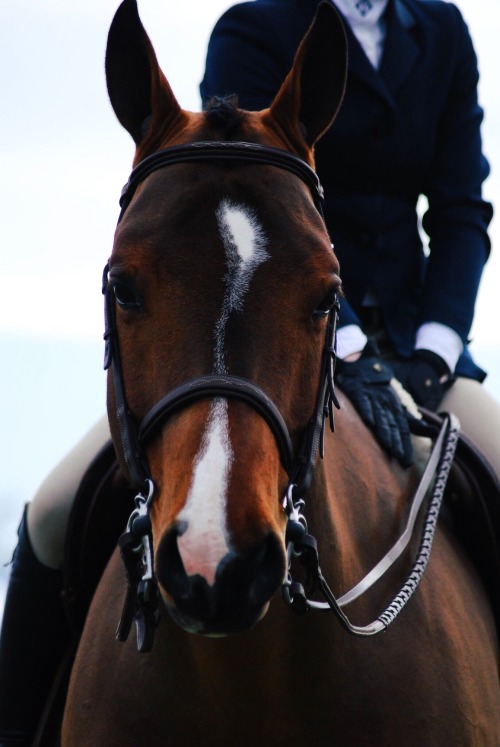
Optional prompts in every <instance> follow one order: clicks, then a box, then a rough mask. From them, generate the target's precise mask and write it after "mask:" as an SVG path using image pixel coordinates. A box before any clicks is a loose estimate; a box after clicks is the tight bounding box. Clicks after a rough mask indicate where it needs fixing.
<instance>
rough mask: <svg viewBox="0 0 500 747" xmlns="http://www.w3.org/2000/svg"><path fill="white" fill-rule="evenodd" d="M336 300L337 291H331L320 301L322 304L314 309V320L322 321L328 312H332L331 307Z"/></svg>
mask: <svg viewBox="0 0 500 747" xmlns="http://www.w3.org/2000/svg"><path fill="white" fill-rule="evenodd" d="M336 300H337V291H336V290H332V291H330V292H329V293H328V294H327V295H326V296H325V298H324V299H323V300H322V302H321V303H320V304H319V305H318V306H317V307H316V308H315V309H314V311H313V317H314V319H324V318H325V317H327V316H328V314H329V313H330V311H331V310H332V308H333V306H334V305H335V302H336Z"/></svg>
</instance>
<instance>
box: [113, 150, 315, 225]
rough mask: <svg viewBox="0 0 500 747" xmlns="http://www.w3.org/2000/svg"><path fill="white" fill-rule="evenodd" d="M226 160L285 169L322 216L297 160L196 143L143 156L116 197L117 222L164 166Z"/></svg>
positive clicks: (307, 172)
mask: <svg viewBox="0 0 500 747" xmlns="http://www.w3.org/2000/svg"><path fill="white" fill-rule="evenodd" d="M226 157H227V158H228V159H230V160H231V161H244V162H247V163H260V164H265V165H266V166H276V167H277V168H280V169H285V170H286V171H289V172H290V173H292V174H295V176H298V177H299V178H300V179H302V181H303V182H305V184H306V185H307V186H308V187H309V189H310V190H311V194H312V197H313V199H314V204H315V205H316V208H317V210H318V212H319V213H320V215H321V216H323V199H324V191H323V187H322V186H321V182H320V180H319V178H318V176H317V174H316V172H315V171H314V170H313V169H312V168H311V167H310V166H309V165H308V164H307V163H306V162H305V161H303V160H302V159H301V158H299V157H298V156H295V155H293V154H292V153H288V152H287V151H285V150H280V149H279V148H271V147H270V146H268V145H259V144H258V143H245V142H224V141H213V142H212V141H210V140H208V141H200V142H197V143H188V144H187V145H173V146H171V147H170V148H165V149H164V150H159V151H157V152H156V153H153V154H152V155H151V156H147V158H145V159H144V160H143V161H141V162H140V163H138V164H137V166H136V167H135V169H134V170H133V171H132V173H131V174H130V177H129V180H128V182H127V183H126V184H125V186H124V187H123V189H122V193H121V197H120V207H121V213H120V217H119V218H118V222H120V220H121V219H122V217H123V214H124V212H125V210H126V209H127V207H128V206H129V204H130V202H131V200H132V197H133V196H134V193H135V191H136V189H137V187H138V186H139V184H140V183H141V182H143V181H144V179H146V177H148V176H149V175H150V174H152V173H153V172H154V171H157V170H158V169H162V168H164V167H165V166H172V165H174V164H176V163H188V162H190V161H220V160H221V159H224V158H226Z"/></svg>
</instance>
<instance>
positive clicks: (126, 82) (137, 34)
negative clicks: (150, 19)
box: [106, 0, 181, 145]
mask: <svg viewBox="0 0 500 747" xmlns="http://www.w3.org/2000/svg"><path fill="white" fill-rule="evenodd" d="M106 82H107V86H108V93H109V98H110V100H111V105H112V107H113V109H114V112H115V114H116V116H117V117H118V119H119V121H120V123H121V124H122V125H123V127H125V129H126V130H128V132H129V133H130V134H131V135H132V137H133V138H134V141H135V142H136V144H137V145H138V144H139V143H140V142H141V141H142V140H143V138H144V136H145V134H146V132H147V131H150V132H151V131H154V130H155V128H156V127H161V128H162V130H163V131H165V129H168V125H169V122H172V120H173V119H175V118H176V117H177V116H178V115H179V113H180V112H181V108H180V106H179V104H178V103H177V100H176V98H175V96H174V94H173V93H172V89H171V88H170V86H169V84H168V81H167V79H166V78H165V76H164V75H163V73H162V71H161V70H160V67H159V65H158V61H157V59H156V55H155V52H154V49H153V46H152V44H151V42H150V40H149V37H148V35H147V34H146V31H145V30H144V27H143V25H142V23H141V19H140V18H139V13H138V10H137V2H136V0H124V1H123V2H122V4H121V5H120V7H119V8H118V10H117V11H116V14H115V17H114V18H113V21H112V23H111V28H110V29H109V34H108V44H107V48H106Z"/></svg>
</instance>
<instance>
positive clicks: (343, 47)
mask: <svg viewBox="0 0 500 747" xmlns="http://www.w3.org/2000/svg"><path fill="white" fill-rule="evenodd" d="M346 76H347V39H346V34H345V31H344V26H343V23H342V20H341V18H340V16H339V14H338V12H337V11H336V9H335V8H334V7H333V4H332V3H331V2H322V3H320V5H319V6H318V9H317V11H316V16H315V18H314V20H313V22H312V24H311V26H310V28H309V30H308V31H307V33H306V35H305V36H304V38H303V39H302V42H301V43H300V46H299V48H298V50H297V53H296V55H295V60H294V63H293V67H292V69H291V70H290V72H289V74H288V75H287V77H286V79H285V82H284V83H283V85H282V86H281V88H280V90H279V91H278V93H277V95H276V98H275V99H274V101H273V103H272V104H271V107H270V110H271V114H272V115H273V117H274V118H275V119H276V120H277V121H278V123H279V125H280V126H281V128H282V129H283V130H284V131H285V133H286V135H287V137H288V138H289V139H290V140H291V141H292V142H293V143H296V144H297V145H298V146H299V147H302V148H303V146H304V142H305V144H306V145H307V146H308V147H309V148H312V146H313V145H314V143H315V142H316V141H317V140H318V139H319V138H320V137H321V136H322V135H323V134H324V133H325V132H326V130H327V129H328V128H329V127H330V125H331V124H332V123H333V121H334V119H335V117H336V115H337V112H338V110H339V108H340V105H341V103H342V99H343V97H344V91H345V84H346Z"/></svg>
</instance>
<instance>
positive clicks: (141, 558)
mask: <svg viewBox="0 0 500 747" xmlns="http://www.w3.org/2000/svg"><path fill="white" fill-rule="evenodd" d="M226 160H227V161H239V162H243V163H251V164H254V163H259V164H264V165H267V166H275V167H277V168H280V169H284V170H286V171H288V172H290V173H292V174H294V175H295V176H297V177H299V178H300V179H301V180H302V181H303V182H304V183H305V184H306V185H307V187H308V188H309V190H310V192H311V195H312V198H313V201H314V204H315V206H316V208H317V210H318V212H319V213H320V215H321V216H323V209H322V203H323V189H322V187H321V184H320V182H319V179H318V177H317V175H316V173H315V172H314V171H313V169H311V167H310V166H309V165H308V164H307V163H305V162H304V161H302V160H301V159H300V158H298V157H297V156H294V155H292V154H291V153H288V152H286V151H283V150H279V149H277V148H270V147H268V146H264V145H259V144H255V143H242V142H218V141H214V142H212V141H209V142H197V143H191V144H188V145H179V146H173V147H171V148H166V149H164V150H161V151H158V152H157V153H154V154H153V155H151V156H149V157H147V158H145V159H144V160H143V161H141V162H140V163H139V164H138V165H137V166H136V167H135V168H134V169H133V171H132V173H131V175H130V178H129V180H128V182H127V184H126V185H125V187H124V188H123V190H122V194H121V198H120V206H121V212H120V216H119V219H118V222H120V221H121V219H122V218H123V215H124V213H125V211H126V209H127V207H128V206H129V205H130V202H131V201H132V199H133V196H134V194H135V192H136V190H137V187H138V186H139V185H140V184H141V183H142V182H143V181H144V180H145V179H146V178H147V177H148V176H149V175H150V174H152V173H153V172H155V171H157V170H158V169H162V168H165V167H167V166H170V165H174V164H178V163H190V162H199V161H205V162H206V161H217V162H220V161H226ZM108 273H109V262H108V264H106V266H105V268H104V272H103V282H102V291H103V294H104V298H105V332H104V340H105V357H104V368H105V369H108V368H109V369H111V375H112V378H113V389H114V398H115V408H116V415H117V420H118V425H119V436H120V448H121V454H122V457H123V460H124V462H125V465H126V467H127V470H128V475H129V479H130V482H131V483H132V485H133V486H134V487H135V488H136V489H137V491H138V493H137V495H136V498H135V504H136V507H135V509H134V511H133V512H132V514H131V516H130V518H129V521H128V525H127V530H126V532H125V533H124V534H123V535H122V536H121V537H120V539H119V546H120V551H121V554H122V558H123V561H124V564H125V569H126V575H127V582H128V583H127V596H126V600H125V604H124V608H123V612H122V616H121V619H120V622H119V625H118V628H117V631H116V637H117V639H118V640H121V641H123V640H126V638H127V637H128V634H129V632H130V629H131V626H132V623H133V622H134V621H135V625H136V634H137V647H138V650H139V651H141V652H143V651H149V650H150V649H151V647H152V645H153V640H154V631H155V628H156V626H157V625H158V621H159V612H158V604H159V591H158V587H157V583H156V579H155V577H154V569H153V562H154V558H153V542H152V533H151V520H150V516H149V508H150V505H151V502H152V500H153V498H154V493H155V484H154V481H153V479H152V476H151V474H150V470H149V466H148V462H147V458H146V455H145V446H146V445H147V443H148V442H149V441H150V439H151V438H153V437H154V435H155V433H156V432H157V429H158V428H159V426H160V425H161V424H162V423H164V422H165V420H166V419H167V418H169V417H170V415H171V414H172V413H173V412H175V411H177V410H179V409H181V408H184V407H187V406H188V405H189V404H191V403H192V402H194V401H196V400H198V399H202V398H213V397H223V398H229V399H238V400H240V401H243V402H245V403H246V404H248V405H249V406H250V407H253V409H254V410H255V411H256V412H257V413H258V414H259V415H260V416H261V417H263V418H264V420H265V421H266V423H267V424H268V426H269V427H270V429H271V431H272V433H273V435H274V437H275V440H276V444H277V447H278V450H279V454H280V460H281V464H282V466H283V468H284V470H285V471H286V473H287V475H288V477H289V483H288V487H287V489H286V491H285V499H284V503H283V510H284V511H285V512H286V513H287V515H288V524H287V531H286V543H287V555H288V562H289V570H288V577H287V579H286V581H285V582H284V585H283V595H284V598H285V600H286V601H287V602H288V603H289V604H290V605H291V606H292V608H293V609H295V610H296V611H298V612H305V611H306V610H308V609H331V610H333V611H334V612H335V613H336V614H337V616H338V617H339V619H340V621H341V623H342V624H343V625H344V627H346V628H347V630H349V632H351V633H354V634H356V635H365V636H366V635H373V634H374V633H378V632H380V631H381V630H384V629H385V628H386V627H387V625H388V624H390V622H392V620H393V619H395V617H396V615H397V614H398V612H399V611H400V609H402V607H403V606H404V604H405V603H406V601H408V599H409V597H410V596H411V594H412V593H413V591H414V590H415V588H416V586H417V585H418V583H419V581H420V578H421V576H422V574H423V570H424V569H425V565H426V564H427V560H428V553H429V552H430V545H431V544H432V536H433V533H434V529H435V524H436V522H437V513H438V511H439V506H440V501H441V499H442V492H443V491H444V485H445V484H446V477H447V474H448V471H449V467H450V465H451V460H452V456H453V455H452V451H453V450H454V449H453V443H452V442H453V440H455V443H456V438H457V435H456V430H457V427H458V426H456V425H455V424H453V426H450V428H448V426H446V431H447V441H446V450H445V453H444V456H443V457H442V458H441V459H439V456H440V454H441V450H442V446H443V439H444V434H445V430H444V426H443V430H442V434H441V437H440V438H438V441H437V442H436V446H435V449H434V453H435V455H434V459H433V462H436V461H439V469H438V478H437V480H436V485H438V484H439V486H440V488H439V490H438V491H437V492H438V493H440V496H439V500H437V499H436V500H434V498H433V499H432V500H431V502H430V506H429V510H428V519H426V522H425V526H424V532H423V537H424V538H423V540H422V546H421V552H419V555H418V558H417V561H416V565H418V569H419V570H418V571H417V570H413V571H412V573H411V574H410V577H409V578H408V579H407V581H406V583H405V585H404V586H403V588H402V590H401V591H400V592H399V594H398V595H397V596H396V597H395V599H394V600H393V602H392V603H391V605H390V606H389V607H388V608H387V610H385V611H384V613H382V615H380V616H379V618H377V620H376V621H375V622H374V623H372V624H371V625H369V626H365V627H362V628H360V627H357V626H354V625H352V624H351V623H350V622H349V620H348V619H347V617H346V616H345V614H344V613H343V611H342V609H341V608H342V607H343V606H344V605H346V604H348V603H349V602H350V601H353V600H354V599H355V598H357V597H358V596H359V595H360V594H361V593H363V592H364V591H366V590H367V589H368V588H369V587H370V586H371V585H372V584H373V583H374V582H375V581H376V580H377V579H378V578H380V576H381V575H382V574H383V573H385V572H386V570H388V568H389V567H391V565H392V563H393V562H394V560H395V559H396V558H397V557H399V555H400V554H401V552H402V551H403V549H404V548H405V547H406V545H407V544H408V541H409V539H410V536H411V529H412V528H413V527H411V529H409V528H408V527H407V530H408V531H407V532H406V536H404V537H403V538H401V540H400V541H399V542H398V543H396V545H395V547H394V548H392V550H391V551H389V553H388V554H387V555H386V556H385V557H384V558H383V559H382V561H380V563H379V564H377V566H376V567H375V568H374V569H373V570H372V571H371V572H370V574H368V576H367V577H365V579H363V580H362V581H361V582H360V583H359V584H357V585H356V587H355V588H354V589H352V590H351V592H349V593H348V594H346V595H344V596H343V597H342V598H341V599H340V600H336V599H335V597H334V595H333V594H332V592H331V590H330V589H329V587H328V585H327V584H326V581H325V580H324V578H323V576H322V574H321V570H320V567H319V561H318V553H317V545H316V540H315V539H314V537H312V536H311V535H309V534H308V533H307V524H306V521H305V518H304V516H303V514H302V513H301V510H302V508H303V506H304V496H305V495H306V494H307V492H308V490H309V488H310V485H311V481H312V477H313V473H314V469H315V465H316V459H317V456H318V452H319V453H320V456H321V457H323V443H324V429H325V421H326V419H327V418H328V420H329V424H330V428H331V430H332V431H333V429H334V418H333V406H335V407H337V408H338V407H339V403H338V400H337V397H336V394H335V389H334V368H335V347H334V344H335V330H336V324H337V317H338V308H339V304H338V301H337V300H336V302H335V304H334V305H333V307H332V309H331V310H330V311H329V312H328V315H327V324H326V331H325V342H324V346H323V353H322V359H321V368H320V380H319V386H318V391H317V396H316V402H315V408H314V413H313V416H312V418H311V420H310V421H309V424H308V425H307V427H306V429H305V432H304V434H303V437H302V443H301V446H300V448H299V449H298V450H297V452H294V449H293V446H292V439H291V437H290V433H289V431H288V427H287V425H286V423H285V421H284V419H283V417H282V416H281V414H280V412H279V411H278V409H277V408H276V406H275V405H274V403H273V402H272V400H271V399H270V398H269V397H268V395H267V394H266V393H265V392H264V391H263V390H262V389H261V388H260V387H259V386H257V385H256V384H254V383H253V382H251V381H249V380H247V379H244V378H242V377H238V376H231V375H217V374H208V375H205V376H200V377H198V378H195V379H192V380H190V381H188V382H186V383H184V384H181V385H180V386H178V387H176V388H175V389H173V390H171V391H170V392H168V393H167V394H166V395H165V396H164V397H162V399H160V401H159V402H157V403H156V404H155V405H154V406H153V407H152V408H151V410H150V411H149V412H148V413H147V414H146V415H145V417H144V418H143V420H142V422H141V423H140V424H139V425H138V424H137V423H136V421H135V419H134V417H133V416H132V413H131V411H130V409H129V407H128V404H127V400H126V396H125V383H124V379H123V371H122V364H121V357H120V347H119V339H118V329H117V325H116V307H115V298H114V289H113V286H112V284H111V283H110V282H109V280H108ZM452 434H454V435H452ZM428 472H429V473H430V472H432V474H433V470H430V469H429V470H426V471H425V474H424V478H425V479H426V480H427V483H426V484H425V486H423V487H421V488H420V489H419V491H417V495H416V497H415V499H414V507H413V509H412V515H414V517H415V518H416V513H417V512H418V508H420V505H421V503H422V501H423V498H424V496H425V494H426V492H427V487H428V484H429V482H430V480H431V479H432V474H429V475H428V474H427V473H428ZM443 481H444V482H443ZM417 504H418V507H417ZM413 521H414V520H413ZM294 557H300V559H301V562H302V563H303V565H304V566H305V568H306V571H307V576H308V579H307V581H306V587H305V589H304V586H303V585H302V584H299V583H296V582H294V581H293V580H292V576H291V563H292V560H293V558H294ZM420 569H421V572H420ZM417 577H418V580H417ZM316 589H319V590H320V591H321V593H322V594H323V596H324V598H325V599H326V603H322V602H316V601H313V600H310V599H309V598H308V596H307V595H308V594H309V595H311V594H312V593H314V591H315V590H316Z"/></svg>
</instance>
